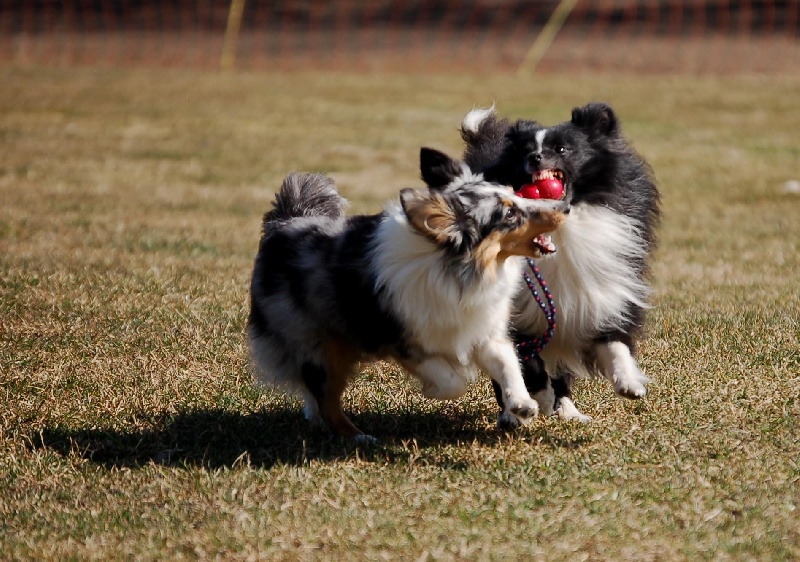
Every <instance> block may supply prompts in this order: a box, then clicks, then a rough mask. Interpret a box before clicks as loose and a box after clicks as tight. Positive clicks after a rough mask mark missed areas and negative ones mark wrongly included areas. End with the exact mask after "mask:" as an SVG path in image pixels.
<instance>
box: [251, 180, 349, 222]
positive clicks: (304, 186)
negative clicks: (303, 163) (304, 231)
mask: <svg viewBox="0 0 800 562" xmlns="http://www.w3.org/2000/svg"><path fill="white" fill-rule="evenodd" d="M272 207H273V208H272V210H271V211H269V212H268V213H267V214H265V215H264V226H265V227H266V224H267V223H269V222H273V221H284V220H288V219H292V218H297V217H327V218H331V219H338V218H340V217H342V216H344V210H345V208H346V207H347V200H346V199H345V198H344V197H342V196H341V195H339V192H338V191H337V190H336V184H335V183H334V181H333V180H332V179H331V178H329V177H328V176H325V175H323V174H308V173H303V174H300V173H296V172H292V173H291V174H289V175H288V176H286V179H284V180H283V184H281V189H280V191H278V193H277V194H276V195H275V202H274V203H273V204H272Z"/></svg>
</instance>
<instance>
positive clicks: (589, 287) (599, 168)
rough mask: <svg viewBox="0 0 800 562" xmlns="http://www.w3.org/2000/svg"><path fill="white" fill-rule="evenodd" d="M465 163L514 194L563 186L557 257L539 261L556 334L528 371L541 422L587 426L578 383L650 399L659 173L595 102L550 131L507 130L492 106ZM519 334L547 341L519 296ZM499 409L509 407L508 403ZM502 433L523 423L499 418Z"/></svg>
mask: <svg viewBox="0 0 800 562" xmlns="http://www.w3.org/2000/svg"><path fill="white" fill-rule="evenodd" d="M461 134H462V137H463V139H464V141H465V142H466V151H465V157H464V159H465V161H466V163H467V164H468V165H469V166H470V168H471V169H472V170H475V171H478V172H483V174H484V176H485V178H486V179H487V180H489V181H494V182H497V183H501V184H505V185H509V186H512V187H513V188H514V190H519V189H520V188H521V187H522V186H523V185H525V184H530V183H531V182H532V181H536V180H537V179H541V178H543V177H548V178H557V179H558V180H559V181H561V182H563V188H564V190H563V196H562V199H563V200H564V201H566V202H567V203H569V204H570V205H571V207H572V212H571V213H570V215H569V218H568V220H566V221H565V222H564V225H563V226H562V227H561V228H560V229H559V230H558V231H556V232H554V233H553V235H552V240H553V241H554V242H555V243H556V246H557V247H558V252H556V253H555V254H553V255H552V256H548V257H546V258H545V259H543V260H541V261H539V262H538V266H539V269H540V271H541V272H542V274H543V276H544V279H545V280H546V281H547V283H548V285H549V287H550V289H551V291H552V293H553V295H554V297H555V301H556V304H557V308H558V316H557V327H556V330H555V335H554V337H553V339H552V341H551V342H550V343H549V345H548V346H547V347H546V348H545V349H544V351H543V352H542V353H541V356H540V357H539V356H536V355H534V356H533V357H532V358H531V359H530V360H528V361H527V362H525V365H524V376H525V382H526V385H527V388H528V390H529V391H530V392H531V395H532V396H534V397H535V398H536V399H537V402H539V405H540V407H541V410H542V412H543V413H557V414H558V415H559V416H560V417H562V418H566V419H578V420H581V421H587V420H589V417H588V416H585V415H583V414H582V413H581V412H580V411H579V410H578V409H577V408H576V407H575V404H574V402H573V400H572V393H571V390H570V387H571V383H572V380H573V378H574V377H576V376H590V375H595V374H599V375H602V376H604V377H605V378H607V379H608V380H609V381H611V382H612V384H613V385H614V389H615V391H616V392H617V394H619V395H621V396H625V397H627V398H641V397H643V396H644V395H645V392H646V390H645V384H646V383H647V382H648V379H647V377H646V376H645V375H644V374H643V373H642V371H641V370H640V369H639V366H638V363H637V361H636V360H635V359H634V353H635V348H634V343H635V341H636V339H637V337H638V335H639V334H640V331H641V329H642V327H643V323H644V321H645V311H646V309H647V308H648V296H649V293H650V284H649V282H648V262H649V260H650V257H651V254H652V252H653V251H654V249H655V246H656V229H657V226H658V224H659V220H660V207H659V199H660V197H659V192H658V189H657V187H656V184H655V180H654V176H653V172H652V170H651V168H650V166H649V165H648V164H647V162H646V161H645V160H644V159H643V158H642V157H641V156H639V155H638V154H637V153H636V151H635V150H634V149H633V148H632V147H631V146H630V144H629V143H628V142H627V141H626V140H625V138H624V137H623V135H622V132H621V128H620V123H619V120H618V119H617V116H616V115H615V113H614V110H613V109H612V108H611V107H610V106H609V105H607V104H604V103H591V104H588V105H586V106H584V107H579V108H575V109H574V110H573V111H572V119H571V120H569V121H566V122H563V123H559V124H557V125H554V126H551V127H546V126H544V125H541V124H539V123H537V122H535V121H528V120H519V121H517V122H515V123H513V124H512V123H509V122H508V121H507V120H505V119H500V118H497V117H496V116H495V113H494V107H492V108H490V109H475V110H473V111H471V112H470V113H468V114H467V115H466V117H465V118H464V120H463V122H462V127H461ZM516 303H517V305H518V306H517V308H518V311H517V313H516V314H515V316H514V318H513V321H512V322H513V326H514V329H515V330H516V332H517V333H518V335H517V337H518V339H525V338H527V337H528V336H529V335H539V334H542V333H544V330H545V327H546V326H545V318H544V315H543V314H542V312H541V309H540V308H539V307H538V306H537V305H536V304H535V302H534V301H533V299H532V298H531V296H530V294H528V293H527V292H526V291H523V292H521V293H520V294H519V295H518V298H517V300H516ZM498 401H499V402H500V404H501V406H502V404H503V398H502V396H500V395H498ZM498 424H499V425H500V427H514V426H516V425H517V423H516V420H514V419H513V418H511V417H510V416H507V415H506V414H505V413H501V416H500V419H499V420H498Z"/></svg>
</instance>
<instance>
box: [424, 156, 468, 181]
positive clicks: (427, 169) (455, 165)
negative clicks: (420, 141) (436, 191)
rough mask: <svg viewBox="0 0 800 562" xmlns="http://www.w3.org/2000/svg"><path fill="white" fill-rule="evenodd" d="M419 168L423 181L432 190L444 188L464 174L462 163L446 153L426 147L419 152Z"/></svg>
mask: <svg viewBox="0 0 800 562" xmlns="http://www.w3.org/2000/svg"><path fill="white" fill-rule="evenodd" d="M419 168H420V171H421V172H422V179H423V180H424V181H425V183H427V184H428V187H432V188H441V187H444V186H446V185H448V184H450V183H452V182H453V180H454V179H456V178H459V177H461V175H462V174H463V173H464V168H463V167H462V164H461V162H459V161H458V160H453V159H452V158H450V157H449V156H448V155H447V154H445V153H444V152H439V151H438V150H435V149H433V148H425V147H423V148H421V149H420V151H419Z"/></svg>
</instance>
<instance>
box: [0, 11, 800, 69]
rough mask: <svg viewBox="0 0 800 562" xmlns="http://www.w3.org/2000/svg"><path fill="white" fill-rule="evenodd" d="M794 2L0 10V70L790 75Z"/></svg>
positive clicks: (796, 38)
mask: <svg viewBox="0 0 800 562" xmlns="http://www.w3.org/2000/svg"><path fill="white" fill-rule="evenodd" d="M799 32H800V0H563V1H558V0H554V1H551V0H528V1H523V0H395V1H389V0H335V1H331V0H274V1H256V0H232V1H230V0H174V1H172V2H159V1H156V0H106V1H104V0H63V1H55V0H0V63H3V64H16V65H62V66H70V65H105V66H169V67H191V68H220V67H223V68H228V67H231V68H234V67H235V68H239V69H245V70H255V71H260V70H290V71H291V70H350V71H355V72H380V71H391V72H454V73H457V72H467V71H472V72H491V71H500V72H523V73H524V72H532V71H534V70H535V71H536V72H540V73H552V72H576V71H577V72H583V71H586V72H594V71H596V72H604V71H614V72H631V73H645V74H647V73H651V74H664V73H673V74H682V75H684V74H691V75H708V74H772V75H778V74H797V73H798V72H800V33H799Z"/></svg>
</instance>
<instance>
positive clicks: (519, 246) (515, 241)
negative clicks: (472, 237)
mask: <svg viewBox="0 0 800 562" xmlns="http://www.w3.org/2000/svg"><path fill="white" fill-rule="evenodd" d="M502 205H503V208H504V209H505V212H506V213H511V214H512V216H511V217H509V218H508V223H509V226H511V227H510V228H497V229H495V230H493V231H492V232H491V233H490V234H489V235H488V236H486V238H484V239H483V240H482V241H481V243H480V244H479V245H478V247H477V248H476V250H475V258H476V260H477V261H478V263H479V264H480V265H481V267H482V268H483V269H484V270H486V271H489V270H492V269H494V268H495V267H496V266H497V265H498V264H499V263H502V262H503V261H505V260H506V259H507V258H509V257H511V256H523V257H528V258H540V257H542V254H541V251H540V250H539V248H538V247H537V246H536V244H535V243H534V239H535V238H536V237H537V236H539V235H540V234H545V233H547V232H552V231H553V230H555V229H557V228H558V227H559V226H560V225H561V223H562V222H564V214H563V213H561V212H559V211H553V210H541V211H532V212H529V213H527V216H526V212H525V211H523V210H522V209H519V208H517V207H516V206H515V205H514V202H513V201H510V200H508V199H503V200H502ZM514 214H516V216H513V215H514ZM515 223H516V224H515Z"/></svg>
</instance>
